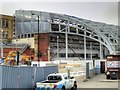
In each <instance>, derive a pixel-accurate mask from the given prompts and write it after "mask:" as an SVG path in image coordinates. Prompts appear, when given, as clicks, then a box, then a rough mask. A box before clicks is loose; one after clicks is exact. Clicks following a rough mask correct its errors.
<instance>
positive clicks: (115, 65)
mask: <svg viewBox="0 0 120 90" xmlns="http://www.w3.org/2000/svg"><path fill="white" fill-rule="evenodd" d="M107 68H120V61H107Z"/></svg>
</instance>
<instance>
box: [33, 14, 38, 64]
mask: <svg viewBox="0 0 120 90" xmlns="http://www.w3.org/2000/svg"><path fill="white" fill-rule="evenodd" d="M32 15H36V14H34V13H32ZM36 16H37V19H38V64H39V61H40V51H39V46H40V31H39V21H40V20H39V18H40V17H39V15H36Z"/></svg>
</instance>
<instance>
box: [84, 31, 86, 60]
mask: <svg viewBox="0 0 120 90" xmlns="http://www.w3.org/2000/svg"><path fill="white" fill-rule="evenodd" d="M84 60H85V61H86V31H84Z"/></svg>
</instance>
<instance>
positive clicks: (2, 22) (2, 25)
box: [2, 20, 5, 28]
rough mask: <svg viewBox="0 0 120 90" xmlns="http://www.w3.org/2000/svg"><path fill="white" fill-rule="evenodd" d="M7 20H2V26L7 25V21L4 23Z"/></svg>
mask: <svg viewBox="0 0 120 90" xmlns="http://www.w3.org/2000/svg"><path fill="white" fill-rule="evenodd" d="M4 22H5V21H4V20H2V28H4V25H5V23H4Z"/></svg>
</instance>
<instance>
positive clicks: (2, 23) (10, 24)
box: [0, 14, 15, 40]
mask: <svg viewBox="0 0 120 90" xmlns="http://www.w3.org/2000/svg"><path fill="white" fill-rule="evenodd" d="M14 27H15V24H14V17H13V16H8V15H2V14H0V32H1V31H2V30H3V39H4V40H8V39H9V40H11V39H12V38H13V35H15V33H14ZM0 38H1V34H0Z"/></svg>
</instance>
